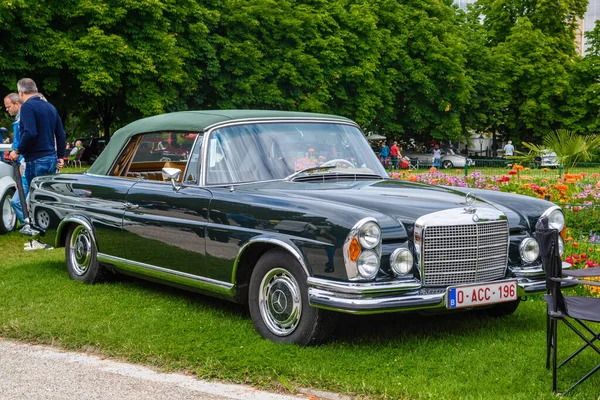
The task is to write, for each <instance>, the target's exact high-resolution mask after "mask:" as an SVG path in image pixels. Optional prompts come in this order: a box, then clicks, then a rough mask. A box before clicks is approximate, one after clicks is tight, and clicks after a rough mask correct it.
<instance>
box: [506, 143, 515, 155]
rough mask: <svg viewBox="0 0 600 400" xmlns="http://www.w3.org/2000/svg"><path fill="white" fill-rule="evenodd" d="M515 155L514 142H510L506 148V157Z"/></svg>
mask: <svg viewBox="0 0 600 400" xmlns="http://www.w3.org/2000/svg"><path fill="white" fill-rule="evenodd" d="M514 154H515V146H513V145H512V141H510V140H509V141H508V143H507V144H506V145H505V146H504V157H508V156H512V155H514Z"/></svg>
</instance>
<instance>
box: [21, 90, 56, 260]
mask: <svg viewBox="0 0 600 400" xmlns="http://www.w3.org/2000/svg"><path fill="white" fill-rule="evenodd" d="M17 89H18V92H19V97H20V99H21V111H20V117H21V118H20V123H19V144H18V146H16V147H15V148H14V150H13V151H12V152H11V153H10V158H11V159H12V160H13V161H17V160H18V159H19V157H20V156H21V155H22V156H23V158H24V159H25V171H24V175H25V180H26V182H27V186H28V187H29V186H30V185H31V181H32V180H33V178H35V177H37V176H43V175H49V174H55V173H56V172H57V169H58V170H59V169H61V168H62V167H63V165H64V159H63V157H64V155H65V148H66V141H67V139H66V136H65V130H64V128H63V125H62V121H61V120H60V116H59V115H58V111H56V108H55V107H54V106H53V105H52V104H50V103H49V102H48V101H46V100H44V99H42V98H41V95H40V94H39V93H38V89H37V85H36V84H35V82H34V81H33V80H32V79H30V78H23V79H21V80H20V81H19V82H18V83H17ZM17 197H18V196H17ZM25 206H27V205H25ZM15 211H16V212H17V214H19V213H21V215H22V213H23V211H22V209H19V210H17V209H15ZM30 244H31V247H32V248H31V249H28V250H35V248H33V247H34V246H40V247H37V248H46V246H45V245H44V244H42V243H40V242H38V241H33V242H30V243H28V244H27V245H30ZM27 245H26V246H27Z"/></svg>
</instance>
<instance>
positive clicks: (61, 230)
mask: <svg viewBox="0 0 600 400" xmlns="http://www.w3.org/2000/svg"><path fill="white" fill-rule="evenodd" d="M72 224H77V225H83V226H84V227H85V228H86V229H87V230H88V231H89V232H90V234H91V235H90V236H91V237H92V240H94V241H95V240H96V232H95V230H94V226H93V225H92V223H91V222H90V221H89V220H88V219H87V218H86V217H84V216H82V215H69V216H67V217H66V218H64V219H63V220H62V221H60V224H59V225H58V228H57V230H56V238H55V240H54V242H55V243H54V247H55V248H58V247H64V246H65V243H66V238H67V232H68V231H69V227H70V226H71V225H72ZM96 248H97V247H96Z"/></svg>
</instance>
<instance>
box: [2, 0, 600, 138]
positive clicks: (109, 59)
mask: <svg viewBox="0 0 600 400" xmlns="http://www.w3.org/2000/svg"><path fill="white" fill-rule="evenodd" d="M586 4H587V2H586V0H565V1H561V2H559V3H557V2H549V1H546V0H544V1H539V0H479V2H478V3H477V5H476V6H474V7H473V8H472V9H471V11H469V12H468V13H464V12H462V11H460V10H459V9H458V8H457V7H456V6H454V5H453V4H452V2H451V0H402V1H400V0H330V1H325V0H308V1H302V2H298V1H293V0H209V1H203V2H200V1H197V0H181V1H177V0H141V1H139V0H68V1H57V0H0V34H1V35H2V37H3V39H4V40H3V41H1V42H0V72H1V73H0V86H3V87H4V88H5V90H6V91H7V93H8V92H9V91H14V90H15V86H16V85H15V84H16V81H17V80H18V79H19V78H21V77H24V76H28V77H31V78H33V79H34V80H36V82H38V85H39V86H40V88H41V90H42V91H43V92H44V94H45V95H46V96H47V97H48V98H49V99H50V100H51V101H52V102H53V103H54V104H55V105H56V106H57V108H58V109H59V111H60V112H61V115H62V116H63V120H65V126H66V127H67V129H68V130H71V131H72V132H74V133H73V134H75V133H76V132H82V131H87V130H90V131H96V132H97V131H98V130H101V131H102V132H104V134H105V135H109V134H110V132H112V131H113V130H114V129H115V128H116V127H118V126H121V125H123V124H125V123H127V122H129V121H131V120H133V119H136V118H139V117H141V116H147V115H153V114H157V113H162V112H167V111H175V110H185V109H211V108H216V109H218V108H269V109H286V110H298V111H314V112H325V113H333V114H339V115H344V116H347V117H349V118H352V119H355V120H356V121H358V122H359V123H360V124H361V125H362V126H363V128H364V129H365V130H366V131H375V132H378V133H381V134H384V135H386V136H387V137H389V138H397V139H400V138H405V139H408V138H409V137H412V138H415V139H420V138H422V139H425V138H431V137H433V138H436V139H438V140H452V139H456V138H458V137H461V136H469V134H468V133H467V132H468V131H470V130H478V131H492V132H494V133H496V132H501V133H503V134H504V135H505V136H511V137H513V138H514V139H518V138H521V139H523V140H528V141H531V140H534V139H536V140H539V139H540V138H541V137H543V136H544V135H545V134H546V133H547V132H549V131H551V130H553V129H557V128H562V127H566V128H569V129H572V130H575V131H586V130H591V129H597V128H598V114H599V112H600V101H599V100H598V96H597V95H596V93H598V90H599V89H600V88H599V87H598V86H597V82H596V78H597V76H598V73H599V72H600V70H599V68H600V56H599V54H600V50H599V49H598V43H600V32H594V33H592V34H591V36H589V38H588V40H589V41H590V43H591V50H590V52H589V55H588V56H586V57H584V58H580V57H577V56H576V54H575V51H574V44H573V41H574V36H573V23H574V22H575V16H579V15H581V14H582V13H583V12H584V11H585V7H586ZM582 93H583V95H582ZM494 137H495V136H494Z"/></svg>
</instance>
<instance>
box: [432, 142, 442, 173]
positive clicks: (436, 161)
mask: <svg viewBox="0 0 600 400" xmlns="http://www.w3.org/2000/svg"><path fill="white" fill-rule="evenodd" d="M441 161H442V151H441V150H440V145H439V144H436V145H435V147H434V148H433V166H434V167H435V168H437V169H440V168H442V163H441Z"/></svg>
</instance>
